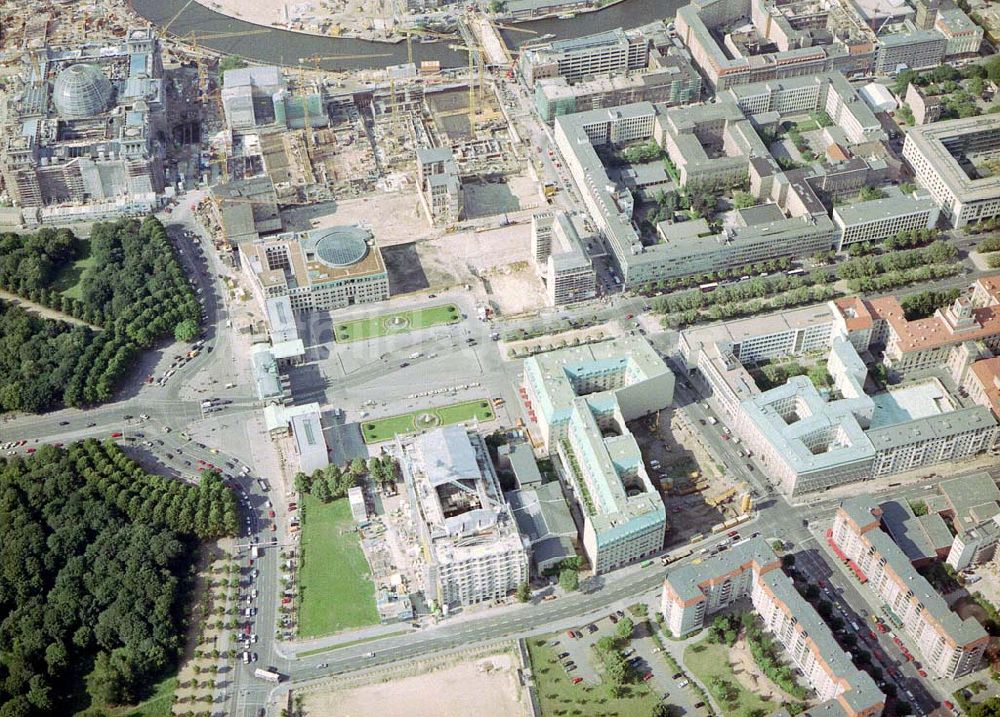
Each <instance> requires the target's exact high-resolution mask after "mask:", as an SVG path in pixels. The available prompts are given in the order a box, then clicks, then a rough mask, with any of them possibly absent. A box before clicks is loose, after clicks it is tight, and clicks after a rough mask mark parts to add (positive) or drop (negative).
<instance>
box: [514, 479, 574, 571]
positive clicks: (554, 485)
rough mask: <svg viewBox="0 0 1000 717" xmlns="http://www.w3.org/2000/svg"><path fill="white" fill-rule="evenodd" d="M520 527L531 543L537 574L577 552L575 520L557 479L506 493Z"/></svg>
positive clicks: (530, 551)
mask: <svg viewBox="0 0 1000 717" xmlns="http://www.w3.org/2000/svg"><path fill="white" fill-rule="evenodd" d="M506 498H507V503H509V504H510V510H511V513H513V515H514V519H515V520H516V521H517V525H518V529H519V530H520V531H521V535H522V536H524V537H525V538H526V539H527V540H528V543H529V545H530V548H529V553H530V556H531V570H532V573H533V574H535V575H542V574H543V573H545V571H547V570H550V569H552V568H557V567H559V565H560V563H562V561H563V560H565V559H567V558H572V557H575V556H576V543H577V532H576V523H574V522H573V516H572V515H570V512H569V507H568V506H567V505H566V500H565V498H563V494H562V486H561V485H560V484H559V482H558V481H553V482H551V483H544V484H538V485H534V486H531V487H522V488H520V489H519V490H515V491H511V492H509V493H507V494H506Z"/></svg>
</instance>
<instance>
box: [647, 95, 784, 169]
mask: <svg viewBox="0 0 1000 717" xmlns="http://www.w3.org/2000/svg"><path fill="white" fill-rule="evenodd" d="M656 132H657V133H656V140H657V142H658V143H659V144H660V146H662V147H663V149H664V150H666V152H667V154H668V155H669V157H670V161H671V162H673V163H674V166H675V167H677V172H678V174H679V175H680V183H681V184H682V185H687V184H690V183H701V184H711V183H716V184H720V185H726V184H730V183H738V182H740V181H742V180H743V179H745V178H746V177H747V175H748V171H749V169H748V168H749V164H750V159H751V158H752V157H769V156H770V153H769V152H768V151H767V147H766V146H764V143H763V142H762V141H761V139H760V136H759V135H758V134H757V131H756V130H755V129H754V127H753V125H752V124H751V123H750V120H748V119H747V118H746V117H745V116H744V115H743V111H742V110H741V109H740V107H739V105H738V104H737V103H736V102H734V101H732V100H720V101H718V102H716V103H714V104H704V105H695V106H691V107H674V108H672V109H669V110H666V111H665V112H663V113H661V114H659V115H658V116H657V123H656Z"/></svg>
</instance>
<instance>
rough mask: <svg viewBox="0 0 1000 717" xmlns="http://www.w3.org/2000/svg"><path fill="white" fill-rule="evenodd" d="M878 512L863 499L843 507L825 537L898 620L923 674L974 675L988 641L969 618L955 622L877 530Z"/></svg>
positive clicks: (901, 553)
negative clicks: (912, 642)
mask: <svg viewBox="0 0 1000 717" xmlns="http://www.w3.org/2000/svg"><path fill="white" fill-rule="evenodd" d="M881 515H882V509H881V508H880V507H879V506H878V505H877V504H876V503H875V501H874V500H873V499H872V498H871V497H869V496H861V497H857V498H851V499H848V500H845V501H843V502H842V503H841V504H840V506H839V507H838V509H837V512H836V515H835V516H834V520H833V527H832V530H831V532H830V534H829V539H830V541H831V545H834V546H835V547H836V548H837V549H838V550H839V551H840V552H841V553H842V554H843V555H844V556H845V557H846V558H847V559H848V560H850V561H852V562H853V564H854V565H855V566H856V568H857V570H858V571H860V573H861V574H863V575H864V576H865V577H866V578H867V581H866V583H865V584H866V585H867V586H868V588H869V589H870V590H872V591H873V592H874V593H875V595H876V596H877V597H878V599H880V600H882V601H883V602H884V604H885V605H886V607H887V608H888V609H889V610H891V611H892V613H893V614H894V615H895V616H896V617H897V618H898V619H899V622H900V623H901V624H902V625H903V629H904V630H905V631H906V633H907V635H908V636H909V637H910V638H911V639H912V640H913V641H914V643H915V644H916V646H917V650H918V651H919V653H920V658H921V661H922V662H923V664H924V668H925V669H927V670H928V671H929V672H932V673H933V674H934V675H935V676H937V677H943V678H947V679H957V678H959V677H963V676H965V675H968V674H970V673H971V672H974V671H975V670H977V669H979V666H980V663H981V662H982V658H983V653H984V652H985V650H986V646H987V644H988V643H989V636H988V635H987V634H986V631H985V630H983V628H982V626H981V625H980V624H979V623H978V622H977V621H976V620H975V619H974V618H966V619H965V620H962V619H960V618H959V617H958V616H957V615H955V614H954V613H953V612H952V611H951V610H950V609H949V607H948V605H947V603H946V602H945V601H944V600H943V599H942V598H941V596H940V595H938V594H937V592H936V591H935V590H934V588H933V587H932V586H931V584H930V583H928V582H927V580H925V579H924V577H923V576H922V575H920V573H918V572H917V571H916V570H915V569H914V568H913V566H912V565H911V564H910V561H909V559H908V558H907V557H906V555H905V554H904V553H903V551H902V550H901V549H900V548H899V546H897V545H896V544H895V543H894V542H893V541H892V538H890V537H889V535H888V534H886V533H885V532H883V531H882V530H881V529H880V527H879V526H880V522H881Z"/></svg>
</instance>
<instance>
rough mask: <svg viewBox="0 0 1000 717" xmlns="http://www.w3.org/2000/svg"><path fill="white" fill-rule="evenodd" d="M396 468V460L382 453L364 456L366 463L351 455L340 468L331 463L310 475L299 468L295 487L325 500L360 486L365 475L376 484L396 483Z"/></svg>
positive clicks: (333, 498) (305, 493)
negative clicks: (351, 458)
mask: <svg viewBox="0 0 1000 717" xmlns="http://www.w3.org/2000/svg"><path fill="white" fill-rule="evenodd" d="M398 471H399V467H398V466H397V464H396V459H395V458H393V457H392V456H390V455H388V454H385V453H383V454H382V455H380V456H374V457H372V458H370V459H368V463H365V461H364V460H363V459H361V458H355V459H354V460H353V461H351V462H350V463H348V464H347V465H346V466H345V467H344V468H341V467H340V466H338V465H334V464H332V463H331V464H330V465H328V466H327V467H326V468H317V469H316V470H315V471H313V472H312V473H311V474H307V473H303V472H301V471H299V472H298V473H296V474H295V490H297V491H298V492H299V493H302V494H304V495H311V496H313V497H315V498H318V499H319V500H321V501H322V502H324V503H329V502H330V501H332V500H337V499H339V498H343V497H345V496H346V495H347V491H349V490H350V489H351V488H353V487H354V486H356V485H360V484H361V481H362V479H364V477H365V476H369V477H370V478H371V479H372V481H374V482H375V484H376V485H378V486H381V487H383V488H386V487H392V486H393V485H395V483H396V480H397V476H398Z"/></svg>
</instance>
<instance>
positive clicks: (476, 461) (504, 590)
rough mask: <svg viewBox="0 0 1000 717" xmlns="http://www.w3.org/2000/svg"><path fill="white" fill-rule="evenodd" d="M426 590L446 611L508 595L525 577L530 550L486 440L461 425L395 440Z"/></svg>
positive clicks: (430, 597)
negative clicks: (502, 489)
mask: <svg viewBox="0 0 1000 717" xmlns="http://www.w3.org/2000/svg"><path fill="white" fill-rule="evenodd" d="M396 446H397V453H398V457H399V459H400V467H401V469H402V473H403V478H404V481H405V483H406V491H407V495H408V497H409V506H410V511H411V513H412V518H413V525H414V528H415V530H416V531H417V532H418V533H419V542H420V544H421V545H422V546H423V547H424V551H425V560H426V562H425V564H424V565H423V572H424V585H425V593H426V597H427V599H428V600H433V601H434V602H436V603H437V604H438V605H440V606H442V607H443V608H444V609H446V610H447V609H448V608H450V607H454V606H458V605H475V604H477V603H483V602H490V601H492V600H498V599H500V598H503V597H506V596H507V595H509V594H510V593H512V592H513V591H514V590H515V589H517V586H518V585H520V584H521V583H523V582H527V580H528V551H527V547H526V545H525V542H526V541H523V540H522V538H521V535H520V533H519V532H518V528H517V522H516V521H515V520H514V517H513V515H512V514H511V511H510V506H508V505H507V503H506V502H505V501H504V498H503V495H502V493H501V492H500V482H499V480H498V479H497V476H496V473H494V471H493V464H492V462H491V461H490V456H489V452H488V450H487V448H486V444H485V443H484V442H483V440H482V438H481V437H480V436H479V435H477V434H475V433H469V432H467V431H466V430H465V428H463V427H462V426H448V427H446V428H438V429H435V430H433V431H431V432H429V433H425V434H423V435H420V436H417V437H416V438H413V439H410V440H408V442H406V443H404V442H403V441H402V439H399V438H397V443H396Z"/></svg>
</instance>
